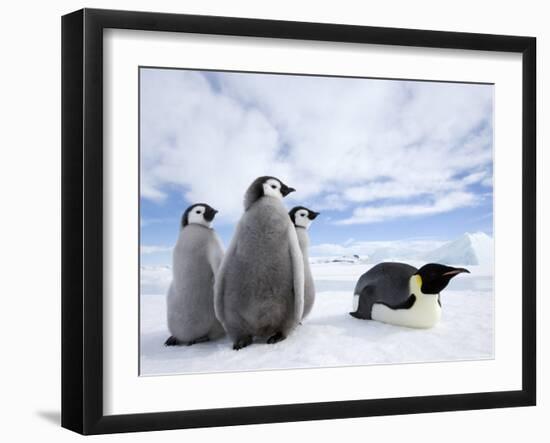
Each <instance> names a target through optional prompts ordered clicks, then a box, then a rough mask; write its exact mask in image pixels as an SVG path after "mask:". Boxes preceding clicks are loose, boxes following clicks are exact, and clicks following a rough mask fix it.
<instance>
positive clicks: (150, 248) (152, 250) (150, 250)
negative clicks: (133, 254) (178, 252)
mask: <svg viewBox="0 0 550 443" xmlns="http://www.w3.org/2000/svg"><path fill="white" fill-rule="evenodd" d="M172 249H173V248H172V246H161V245H141V246H140V252H141V254H158V253H163V252H172Z"/></svg>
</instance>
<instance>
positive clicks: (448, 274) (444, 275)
mask: <svg viewBox="0 0 550 443" xmlns="http://www.w3.org/2000/svg"><path fill="white" fill-rule="evenodd" d="M463 272H466V273H468V274H469V273H470V271H468V270H467V269H464V268H453V267H452V266H445V265H440V264H438V263H428V264H427V265H424V266H422V267H421V268H420V269H419V270H418V271H416V273H415V274H414V275H418V276H420V278H421V279H422V284H421V287H420V290H421V291H422V293H424V294H439V293H440V292H441V291H442V290H443V289H445V288H446V287H447V285H448V284H449V281H450V280H451V278H453V277H454V276H455V275H458V274H461V273H463Z"/></svg>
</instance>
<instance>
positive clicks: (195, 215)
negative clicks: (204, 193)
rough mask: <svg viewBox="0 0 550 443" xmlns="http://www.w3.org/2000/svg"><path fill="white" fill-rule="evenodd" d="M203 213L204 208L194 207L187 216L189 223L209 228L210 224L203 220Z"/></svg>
mask: <svg viewBox="0 0 550 443" xmlns="http://www.w3.org/2000/svg"><path fill="white" fill-rule="evenodd" d="M205 212H206V208H205V207H204V206H195V207H194V208H193V209H192V210H191V211H190V212H189V214H188V216H187V218H188V221H189V223H190V224H191V223H194V224H197V225H203V226H206V227H210V223H211V222H208V221H206V220H205V219H204V213H205Z"/></svg>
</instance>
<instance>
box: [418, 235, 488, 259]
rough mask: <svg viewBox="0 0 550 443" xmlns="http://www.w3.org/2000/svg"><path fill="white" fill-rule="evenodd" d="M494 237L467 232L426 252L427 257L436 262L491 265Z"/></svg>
mask: <svg viewBox="0 0 550 443" xmlns="http://www.w3.org/2000/svg"><path fill="white" fill-rule="evenodd" d="M493 249H494V244H493V239H492V237H489V236H488V235H487V234H485V233H483V232H477V233H475V234H470V233H468V232H467V233H465V234H464V235H463V236H462V237H460V238H458V239H456V240H455V241H452V242H450V243H446V244H444V245H443V246H441V247H439V248H437V249H436V250H434V251H432V252H429V253H428V254H426V259H427V260H429V261H432V262H436V263H445V264H456V265H481V264H484V265H490V264H492V263H493Z"/></svg>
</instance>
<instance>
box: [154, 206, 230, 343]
mask: <svg viewBox="0 0 550 443" xmlns="http://www.w3.org/2000/svg"><path fill="white" fill-rule="evenodd" d="M217 212H218V211H216V210H215V209H214V208H212V207H211V206H209V205H207V204H206V203H197V204H194V205H192V206H189V207H188V208H187V210H186V211H185V212H184V214H183V216H182V219H181V227H180V232H179V236H178V240H177V242H176V246H175V247H174V252H173V255H172V274H173V275H172V282H171V284H170V287H169V289H168V296H167V300H166V301H167V319H168V330H169V331H170V334H171V336H170V337H169V338H168V339H167V340H166V342H165V343H164V344H165V345H166V346H176V345H193V344H195V343H200V342H204V341H209V340H213V339H216V338H219V337H222V336H223V335H224V330H223V326H222V325H221V323H220V322H219V321H218V319H217V318H216V315H215V313H214V276H215V273H216V272H217V270H218V268H219V266H220V263H221V261H222V258H223V248H222V245H221V241H220V239H219V237H218V235H217V234H216V232H215V231H214V229H212V227H211V224H212V220H214V217H215V215H216V213H217Z"/></svg>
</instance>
